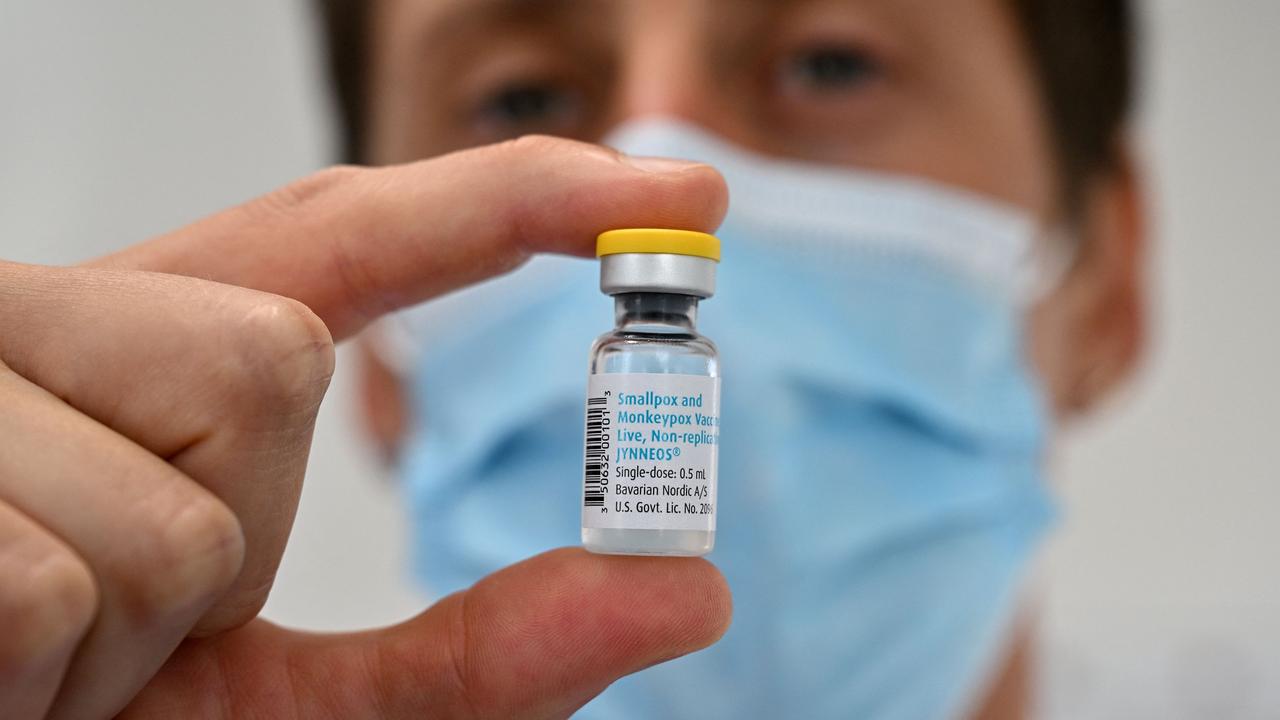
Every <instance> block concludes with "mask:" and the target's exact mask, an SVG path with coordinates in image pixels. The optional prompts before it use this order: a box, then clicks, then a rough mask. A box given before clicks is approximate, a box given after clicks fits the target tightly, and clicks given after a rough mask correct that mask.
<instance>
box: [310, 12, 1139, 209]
mask: <svg viewBox="0 0 1280 720" xmlns="http://www.w3.org/2000/svg"><path fill="white" fill-rule="evenodd" d="M372 1H373V0H316V6H317V9H318V10H319V13H320V16H321V19H322V21H323V24H324V27H325V30H326V40H327V46H328V50H329V54H328V60H329V72H330V75H331V77H332V79H333V84H334V90H335V93H334V97H335V100H336V101H337V106H338V111H339V114H340V116H341V120H342V125H341V129H342V135H341V141H342V154H343V156H344V158H345V159H346V160H347V161H349V162H360V161H361V160H363V159H364V158H363V150H362V149H363V147H364V137H365V133H366V131H367V128H366V127H365V125H366V103H367V102H368V93H369V91H368V83H367V78H368V57H369V48H368V45H369V36H370V28H369V21H370V14H371V12H370V8H371V7H372ZM1006 1H1007V2H1008V4H1009V6H1010V10H1011V11H1012V12H1013V14H1014V17H1015V19H1016V20H1017V23H1018V25H1019V26H1020V27H1021V28H1022V31H1023V35H1024V37H1025V40H1026V45H1027V51H1028V55H1029V56H1030V58H1031V62H1032V65H1033V70H1034V72H1035V74H1036V78H1037V80H1038V81H1039V86H1040V89H1041V96H1042V97H1041V99H1042V102H1043V103H1044V106H1045V108H1046V110H1047V113H1046V114H1047V116H1048V118H1049V124H1050V131H1051V132H1052V137H1053V139H1054V153H1055V156H1056V157H1055V159H1056V161H1057V167H1058V172H1059V177H1060V183H1061V186H1062V190H1063V193H1064V197H1063V202H1064V204H1065V206H1066V207H1067V209H1068V210H1069V211H1074V210H1076V209H1078V208H1079V204H1080V200H1081V194H1082V192H1083V189H1084V186H1085V184H1086V182H1087V181H1088V180H1089V179H1090V178H1091V177H1093V176H1094V175H1095V174H1096V173H1099V172H1103V171H1106V170H1109V169H1111V168H1112V167H1114V164H1115V162H1116V160H1117V158H1118V157H1119V149H1118V142H1119V136H1120V133H1121V131H1122V130H1123V128H1124V123H1125V120H1126V119H1127V117H1128V115H1129V111H1130V107H1131V105H1132V103H1133V57H1132V56H1133V47H1134V45H1135V42H1134V35H1135V29H1134V26H1133V18H1132V13H1131V9H1130V2H1129V0H1006Z"/></svg>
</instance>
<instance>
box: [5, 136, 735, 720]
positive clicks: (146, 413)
mask: <svg viewBox="0 0 1280 720" xmlns="http://www.w3.org/2000/svg"><path fill="white" fill-rule="evenodd" d="M725 205H726V197H725V189H724V186H723V183H722V182H721V180H720V179H719V176H718V175H717V174H716V173H715V172H714V171H713V170H711V169H710V168H707V167H705V166H700V165H688V164H678V165H675V164H667V163H658V164H650V163H647V162H636V161H632V160H631V159H628V158H625V157H622V156H618V155H616V154H614V153H612V152H610V151H607V150H604V149H601V148H597V147H594V146H589V145H583V144H579V143H573V142H569V141H563V140H553V139H549V138H526V139H521V140H517V141H512V142H509V143H504V144H501V145H496V146H491V147H488V148H481V149H478V150H472V151H466V152H460V153H455V154H452V155H448V156H444V157H441V158H437V159H434V160H430V161H425V162H421V163H415V164H412V165H405V166H400V167H395V168H384V169H353V168H339V169H334V170H328V171H325V172H322V173H319V174H317V175H314V176H312V177H310V178H307V179H304V180H302V181H300V182H297V183H295V184H293V185H290V186H288V187H286V188H285V189H283V190H280V191H277V192H275V193H273V194H270V195H268V196H265V197H263V198H261V199H258V200H255V201H253V202H250V203H248V204H246V205H243V206H241V207H238V208H235V209H232V210H230V211H227V212H224V213H221V214H219V215H215V216H213V217H211V218H209V219H206V220H204V221H202V222H199V223H196V224H195V225H193V226H191V227H188V228H186V229H183V230H181V231H178V232H176V233H173V234H171V235H167V236H163V237H160V238H157V239H155V240H152V241H150V242H148V243H145V244H142V245H140V246H137V247H134V248H131V249H128V250H126V251H124V252H121V253H118V254H116V255H113V256H110V257H107V258H105V259H103V260H101V261H98V262H96V263H93V264H91V265H88V266H85V267H80V268H47V267H37V266H29V265H18V264H12V263H0V409H3V412H0V716H3V717H6V718H10V717H13V718H25V717H45V716H47V717H53V718H95V717H108V716H111V715H113V714H116V713H117V712H120V711H122V710H123V715H124V716H125V717H237V718H238V717H246V716H252V717H257V716H269V717H290V716H293V717H307V718H316V717H341V718H348V717H361V716H367V717H374V716H376V717H398V716H406V717H410V716H411V717H420V716H423V715H428V716H438V717H454V716H461V717H555V716H563V715H567V714H568V713H570V712H572V711H573V709H575V708H577V707H578V706H580V705H581V704H582V703H584V702H586V701H587V700H588V699H590V698H591V697H592V696H593V695H595V694H596V693H598V692H600V691H601V690H602V689H603V688H604V687H605V686H607V685H608V683H609V682H611V681H612V680H614V679H615V678H617V677H619V676H621V675H623V674H626V673H630V672H633V671H635V670H637V669H640V668H642V667H644V666H646V665H649V664H653V663H656V662H660V661H662V660H665V659H669V658H672V657H675V656H677V655H680V654H683V653H687V652H691V651H693V650H695V649H698V648H701V647H704V646H706V645H708V644H710V643H711V642H714V641H715V639H716V638H718V637H719V635H720V634H721V633H723V631H724V629H725V627H726V625H727V623H728V618H729V612H730V610H729V597H728V591H727V589H726V587H725V584H724V581H723V579H722V578H721V577H720V575H719V574H718V572H717V571H716V570H715V569H714V568H713V567H712V566H711V565H710V564H708V563H706V562H704V561H701V560H692V559H689V560H677V559H665V558H664V559H642V558H621V557H602V556H592V555H589V554H587V553H585V552H582V551H580V550H559V551H554V552H551V553H547V554H544V555H541V556H538V557H535V558H533V559H531V560H528V561H525V562H523V563H520V564H519V565H516V566H514V567H511V568H508V569H506V570H503V571H501V572H499V573H496V574H495V575H493V576H491V577H489V578H487V579H485V580H484V581H482V582H480V583H478V584H477V585H476V586H474V587H472V588H471V589H469V590H467V591H464V592H461V593H458V594H455V595H452V596H450V597H448V598H446V599H444V600H442V601H441V602H439V603H437V604H436V605H435V606H433V607H431V608H429V609H428V610H427V611H426V612H425V613H423V614H422V615H421V616H419V617H418V618H415V619H413V620H411V621H409V622H407V623H404V624H403V625H400V626H396V627H393V628H388V629H385V630H380V631H374V632H368V633H358V634H349V635H332V636H323V635H313V634H306V633H296V632H290V631H287V630H283V629H280V628H277V627H274V626H272V625H270V624H269V623H266V622H264V621H261V620H255V619H254V618H255V617H256V616H257V613H258V611H259V609H260V608H261V607H262V604H263V602H264V601H265V599H266V596H267V593H268V591H269V589H270V587H271V583H272V580H273V578H274V574H275V570H276V567H277V565H278V563H279V560H280V555H281V552H282V551H283V549H284V545H285V541H286V539H287V537H288V534H289V531H290V528H291V526H292V522H293V515H294V511H295V508H296V505H297V499H298V493H299V491H300V486H301V481H302V476H303V472H304V468H305V464H306V458H307V453H308V451H309V446H310V438H311V432H312V428H313V423H314V420H315V415H316V411H317V409H318V407H319V404H320V401H321V399H322V397H323V395H324V391H325V389H326V387H327V384H328V379H329V376H330V374H331V373H332V368H333V349H332V343H333V339H335V338H336V339H339V340H340V339H342V338H345V337H348V336H350V335H351V334H353V333H355V332H356V331H358V330H359V329H360V328H361V327H362V326H363V325H365V324H366V323H368V322H369V321H370V320H372V319H373V318H375V317H377V316H379V315H381V314H382V313H385V312H387V311H389V310H392V309H395V308H399V307H403V306H405V305H409V304H412V303H415V302H420V301H422V300H426V299H428V298H431V297H434V296H436V295H439V294H441V293H445V292H448V291H450V290H453V289H456V288H459V287H461V286H463V285H466V284H468V283H473V282H476V281H479V280H482V279H484V278H487V277H489V276H492V275H495V274H499V273H502V272H505V271H508V270H511V269H513V268H515V267H516V266H518V265H520V264H521V263H522V262H523V261H524V260H525V259H527V258H528V257H529V256H530V254H532V253H536V252H544V251H545V252H563V253H572V254H588V253H589V252H590V250H591V245H592V239H593V238H594V236H595V234H596V233H597V232H599V231H601V230H604V229H607V228H611V227H626V226H644V225H656V226H670V227H688V228H694V229H711V228H713V227H714V226H715V225H716V224H717V223H718V221H719V220H720V218H721V216H722V215H723V213H724V210H725ZM179 645H180V647H179ZM175 648H177V650H176V652H175Z"/></svg>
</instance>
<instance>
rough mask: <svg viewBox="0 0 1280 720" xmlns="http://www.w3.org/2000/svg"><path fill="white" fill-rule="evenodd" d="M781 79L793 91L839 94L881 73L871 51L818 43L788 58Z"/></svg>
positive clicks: (785, 60) (782, 67) (782, 68)
mask: <svg viewBox="0 0 1280 720" xmlns="http://www.w3.org/2000/svg"><path fill="white" fill-rule="evenodd" d="M779 74H780V78H779V79H780V81H781V83H782V86H783V88H784V89H787V90H789V91H792V92H795V91H801V92H803V91H808V92H815V93H838V92H847V91H851V90H856V89H858V88H859V87H860V86H862V85H864V84H866V83H867V82H869V81H871V80H874V79H875V78H877V77H878V76H879V75H880V67H879V65H878V64H877V63H876V61H875V60H874V59H873V58H871V57H870V56H869V55H868V54H866V53H864V52H861V51H860V50H858V49H856V48H852V47H848V46H844V45H816V46H813V47H809V48H805V49H803V50H800V51H797V52H795V53H792V54H790V55H789V56H787V57H785V58H784V59H783V61H782V65H781V67H780V68H779Z"/></svg>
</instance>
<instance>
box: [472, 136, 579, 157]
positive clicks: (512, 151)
mask: <svg viewBox="0 0 1280 720" xmlns="http://www.w3.org/2000/svg"><path fill="white" fill-rule="evenodd" d="M582 147H583V144H582V143H580V142H578V141H576V140H569V139H567V138H561V137H555V136H554V135H521V136H520V137H517V138H512V139H510V140H504V141H502V142H500V143H498V144H497V145H496V146H494V148H495V150H497V151H498V152H499V153H502V154H507V155H516V156H518V157H522V158H523V157H530V156H532V157H542V156H547V155H550V156H556V155H559V154H562V153H565V152H569V151H572V150H577V149H580V148H582Z"/></svg>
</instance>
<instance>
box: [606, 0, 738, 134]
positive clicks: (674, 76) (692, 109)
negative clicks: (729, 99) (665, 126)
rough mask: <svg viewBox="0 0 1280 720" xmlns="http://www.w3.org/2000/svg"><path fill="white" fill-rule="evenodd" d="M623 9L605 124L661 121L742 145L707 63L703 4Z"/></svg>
mask: <svg viewBox="0 0 1280 720" xmlns="http://www.w3.org/2000/svg"><path fill="white" fill-rule="evenodd" d="M627 6H628V7H629V11H628V12H627V13H626V15H625V19H624V32H623V33H622V34H621V37H622V38H623V40H622V43H621V46H620V47H619V48H618V53H619V59H620V73H619V76H618V84H617V86H616V89H615V94H614V101H613V107H612V112H611V113H610V123H609V125H610V126H611V127H612V126H616V125H619V124H622V123H624V122H627V121H630V120H636V119H639V118H644V117H654V116H661V117H666V118H674V119H680V120H684V121H687V122H691V123H694V124H697V125H700V126H702V127H703V128H705V129H707V130H710V131H712V132H715V133H716V134H719V135H721V136H722V137H726V138H728V139H739V140H741V139H742V138H743V135H744V132H743V128H742V127H741V126H740V124H739V122H738V121H737V119H736V118H735V117H734V116H733V114H732V113H731V112H729V110H728V108H730V107H731V105H730V104H729V103H725V102H723V99H724V92H723V90H722V89H721V88H719V87H717V84H716V82H715V77H714V73H713V70H712V67H711V62H710V60H709V58H710V56H711V53H710V51H709V50H708V41H707V38H706V34H707V30H706V28H708V27H709V26H708V23H707V20H708V19H710V18H707V17H705V15H706V12H707V11H706V8H705V6H706V3H701V2H688V0H645V1H644V2H634V3H627Z"/></svg>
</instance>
